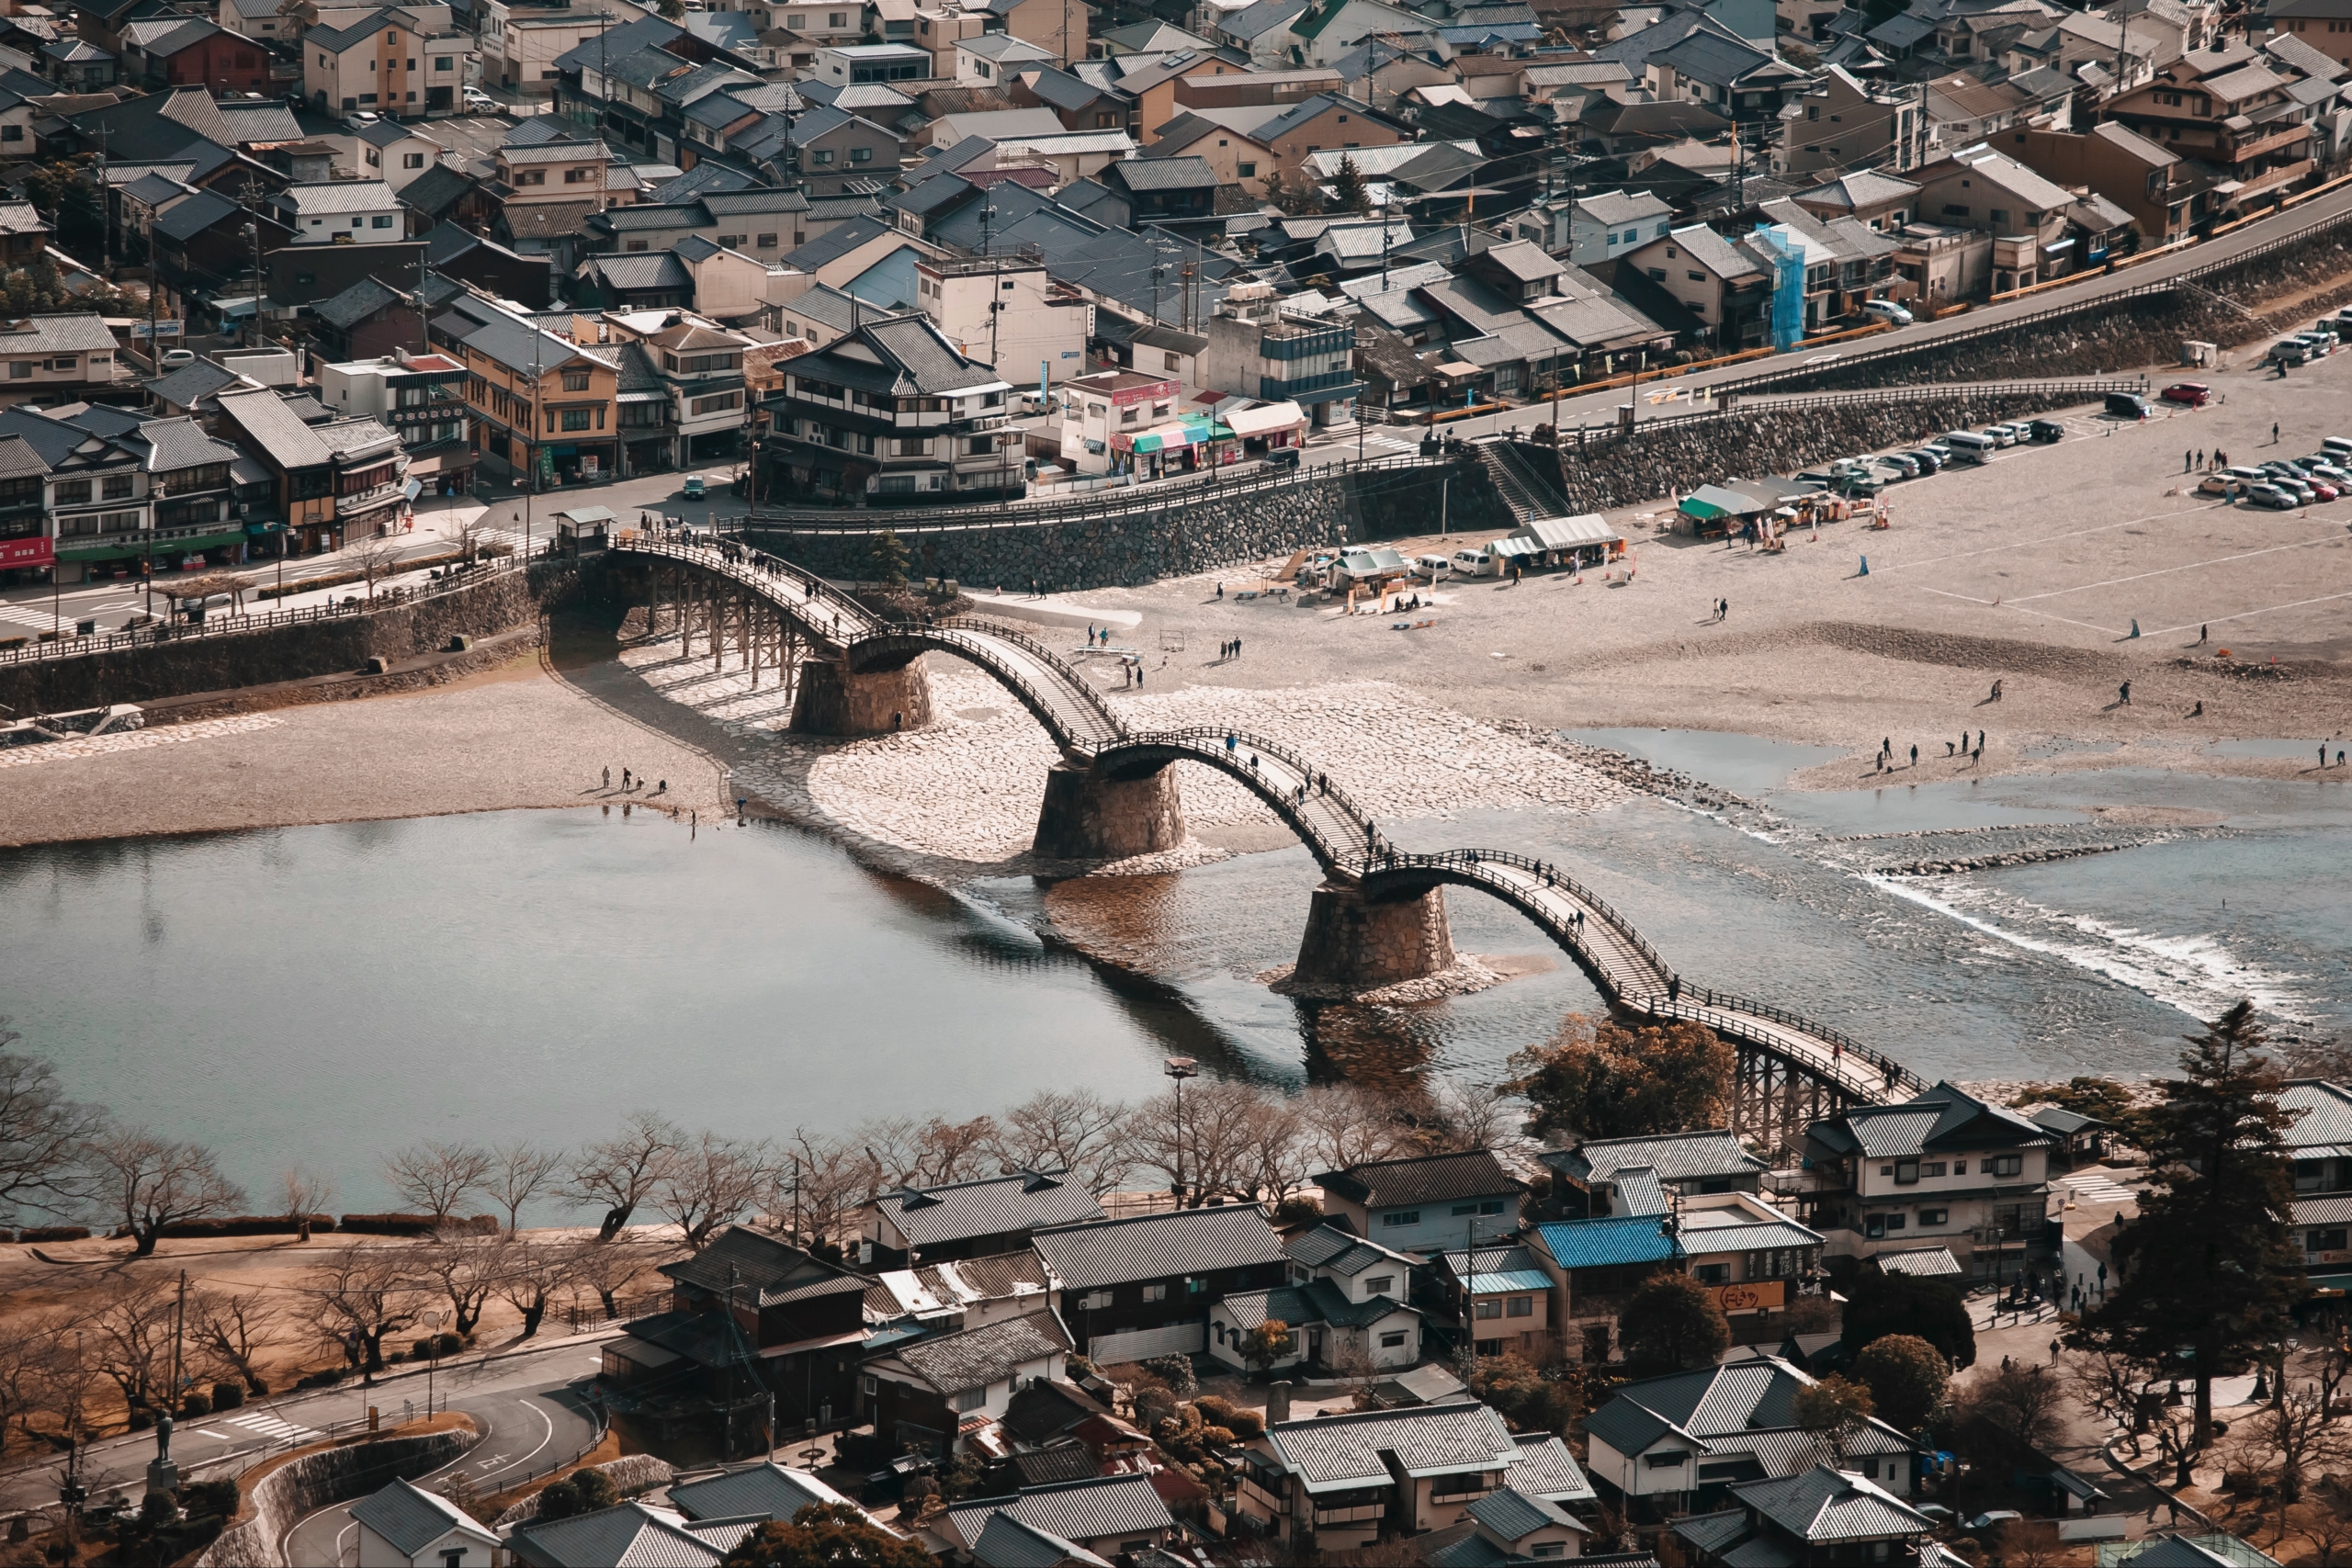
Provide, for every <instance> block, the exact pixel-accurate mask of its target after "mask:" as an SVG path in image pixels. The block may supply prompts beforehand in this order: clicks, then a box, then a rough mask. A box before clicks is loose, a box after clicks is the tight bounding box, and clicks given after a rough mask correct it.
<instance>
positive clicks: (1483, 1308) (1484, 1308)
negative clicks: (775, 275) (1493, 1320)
mask: <svg viewBox="0 0 2352 1568" xmlns="http://www.w3.org/2000/svg"><path fill="white" fill-rule="evenodd" d="M1502 1314H1503V1303H1500V1302H1498V1301H1496V1300H1494V1299H1493V1298H1492V1297H1489V1298H1487V1300H1485V1301H1482V1302H1480V1303H1477V1311H1476V1315H1477V1316H1479V1317H1500V1316H1502Z"/></svg>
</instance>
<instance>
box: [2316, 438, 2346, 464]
mask: <svg viewBox="0 0 2352 1568" xmlns="http://www.w3.org/2000/svg"><path fill="white" fill-rule="evenodd" d="M2319 449H2320V450H2321V451H2323V452H2326V453H2329V454H2331V455H2332V456H2333V457H2335V459H2336V460H2337V461H2338V462H2341V461H2343V460H2344V459H2345V458H2346V457H2352V436H2346V435H2331V436H2329V437H2328V438H2327V439H2326V440H2324V441H2323V442H2321V443H2320V444H2319Z"/></svg>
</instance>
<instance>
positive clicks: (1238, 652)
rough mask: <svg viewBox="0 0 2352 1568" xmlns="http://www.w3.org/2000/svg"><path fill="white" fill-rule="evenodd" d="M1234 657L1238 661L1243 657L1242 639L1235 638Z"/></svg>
mask: <svg viewBox="0 0 2352 1568" xmlns="http://www.w3.org/2000/svg"><path fill="white" fill-rule="evenodd" d="M1233 657H1234V658H1236V659H1238V658H1240V657H1241V639H1240V638H1239V637H1235V638H1234V639H1233Z"/></svg>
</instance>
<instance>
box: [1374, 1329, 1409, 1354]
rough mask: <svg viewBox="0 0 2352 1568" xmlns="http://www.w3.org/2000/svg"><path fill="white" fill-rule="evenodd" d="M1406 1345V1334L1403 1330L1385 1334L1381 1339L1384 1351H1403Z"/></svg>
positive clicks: (1381, 1346)
mask: <svg viewBox="0 0 2352 1568" xmlns="http://www.w3.org/2000/svg"><path fill="white" fill-rule="evenodd" d="M1404 1344H1405V1333H1404V1330H1402V1329H1398V1330H1397V1331H1396V1332H1394V1333H1390V1334H1384V1335H1382V1336H1381V1337H1380V1348H1382V1349H1384V1350H1397V1349H1402V1348H1404Z"/></svg>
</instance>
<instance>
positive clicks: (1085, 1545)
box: [942, 1475, 1177, 1561]
mask: <svg viewBox="0 0 2352 1568" xmlns="http://www.w3.org/2000/svg"><path fill="white" fill-rule="evenodd" d="M1002 1521H1009V1522H1011V1523H1013V1524H1016V1525H1019V1526H1022V1527H1023V1528H1024V1529H1026V1530H1029V1531H1035V1532H1040V1533H1041V1534H1042V1536H1043V1537H1045V1538H1046V1539H1049V1540H1058V1541H1063V1542H1067V1543H1068V1544H1069V1545H1070V1546H1072V1547H1074V1548H1076V1549H1077V1550H1078V1551H1082V1552H1091V1553H1093V1554H1094V1555H1095V1556H1096V1557H1097V1558H1098V1559H1108V1558H1112V1557H1132V1556H1136V1555H1137V1554H1140V1553H1146V1552H1149V1551H1152V1550H1153V1549H1154V1548H1157V1547H1161V1546H1165V1545H1168V1544H1170V1543H1172V1542H1173V1541H1174V1540H1176V1533H1177V1532H1176V1519H1175V1517H1174V1516H1173V1515H1171V1514H1170V1512H1169V1511H1168V1505H1167V1504H1166V1503H1165V1502H1164V1501H1162V1500H1161V1498H1160V1495H1159V1492H1158V1491H1156V1490H1155V1489H1154V1488H1153V1486H1152V1483H1151V1478H1150V1477H1149V1476H1146V1475H1106V1476H1100V1477H1095V1478H1091V1479H1088V1480H1083V1481H1066V1482H1060V1483H1055V1484H1052V1485H1046V1486H1024V1487H1023V1488H1022V1489H1021V1490H1020V1491H1019V1492H1017V1493H1015V1494H1013V1495H1011V1496H1005V1497H977V1498H971V1499H968V1500H966V1501H962V1502H958V1503H955V1504H953V1505H951V1506H949V1508H948V1510H947V1519H946V1522H945V1526H944V1529H943V1531H942V1533H943V1534H944V1535H946V1536H947V1537H948V1539H949V1540H951V1541H953V1542H954V1543H956V1544H957V1545H959V1546H961V1547H962V1548H963V1549H964V1550H965V1551H971V1552H977V1551H979V1550H980V1542H981V1539H982V1537H983V1534H984V1533H985V1532H987V1531H990V1530H994V1529H997V1528H998V1526H999V1524H1000V1522H1002ZM1146 1560H1147V1561H1148V1559H1146ZM1057 1561H1059V1559H1057Z"/></svg>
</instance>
